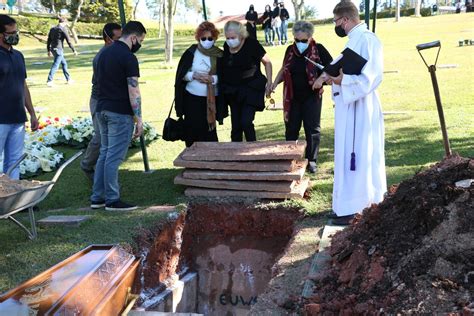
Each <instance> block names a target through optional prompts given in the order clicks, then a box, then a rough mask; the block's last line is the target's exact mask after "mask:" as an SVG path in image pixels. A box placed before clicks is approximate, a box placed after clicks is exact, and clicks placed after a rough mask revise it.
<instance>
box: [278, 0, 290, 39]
mask: <svg viewBox="0 0 474 316" xmlns="http://www.w3.org/2000/svg"><path fill="white" fill-rule="evenodd" d="M289 18H290V14H289V13H288V10H287V9H286V8H285V4H284V3H283V2H281V3H280V19H281V30H280V34H281V43H282V44H283V45H285V44H286V42H288V19H289Z"/></svg>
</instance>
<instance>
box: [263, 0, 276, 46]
mask: <svg viewBox="0 0 474 316" xmlns="http://www.w3.org/2000/svg"><path fill="white" fill-rule="evenodd" d="M272 14H273V13H272V8H271V7H270V5H269V4H267V5H266V6H265V12H263V16H262V25H263V32H264V33H265V45H267V46H270V45H273V40H274V38H275V31H273V29H272Z"/></svg>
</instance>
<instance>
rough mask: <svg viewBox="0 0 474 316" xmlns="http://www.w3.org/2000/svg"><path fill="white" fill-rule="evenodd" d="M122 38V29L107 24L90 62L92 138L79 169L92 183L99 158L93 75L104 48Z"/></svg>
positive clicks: (96, 94) (95, 94)
mask: <svg viewBox="0 0 474 316" xmlns="http://www.w3.org/2000/svg"><path fill="white" fill-rule="evenodd" d="M120 36H122V27H121V26H120V25H119V24H117V23H107V24H106V25H105V26H104V28H103V29H102V38H103V39H104V47H102V49H101V50H100V51H99V52H98V53H97V55H95V57H94V59H93V61H92V92H91V99H90V101H89V107H90V110H91V117H92V122H93V125H94V136H93V137H92V139H91V141H90V142H89V145H88V146H87V149H86V152H85V153H84V157H83V158H82V161H81V169H82V171H84V173H85V174H86V176H87V177H88V178H89V179H90V180H91V181H93V180H94V169H95V164H96V163H97V159H98V158H99V151H100V129H99V121H98V119H97V115H96V113H97V102H98V99H99V86H98V84H97V78H96V75H95V72H96V68H97V60H98V59H99V55H100V53H101V52H102V51H103V50H104V48H106V47H108V46H110V45H112V44H113V43H114V41H117V40H118V39H119V38H120Z"/></svg>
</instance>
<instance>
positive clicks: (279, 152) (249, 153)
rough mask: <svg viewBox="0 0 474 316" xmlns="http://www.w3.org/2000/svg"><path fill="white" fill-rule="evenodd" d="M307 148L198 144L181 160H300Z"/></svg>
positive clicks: (282, 143)
mask: <svg viewBox="0 0 474 316" xmlns="http://www.w3.org/2000/svg"><path fill="white" fill-rule="evenodd" d="M305 148H306V142H305V141H260V142H245V143H244V142H241V143H239V142H232V143H218V142H196V143H194V144H193V145H192V146H191V147H189V148H186V149H185V150H184V151H183V153H182V154H181V158H182V159H184V160H193V161H195V160H200V161H257V160H294V159H296V160H299V159H301V158H302V157H303V155H304V152H305Z"/></svg>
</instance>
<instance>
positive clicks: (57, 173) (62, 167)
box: [51, 150, 84, 182]
mask: <svg viewBox="0 0 474 316" xmlns="http://www.w3.org/2000/svg"><path fill="white" fill-rule="evenodd" d="M83 153H84V151H83V150H81V151H78V152H77V153H75V154H74V156H72V157H71V158H69V159H68V160H66V161H65V162H64V163H63V164H62V165H61V167H59V169H58V170H57V171H56V173H55V174H54V177H53V179H52V180H51V181H53V182H56V181H57V180H58V178H59V176H60V175H61V172H63V170H64V168H66V167H67V166H68V165H69V164H70V163H71V162H73V161H74V160H76V159H77V157H79V156H80V155H82V154H83Z"/></svg>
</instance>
